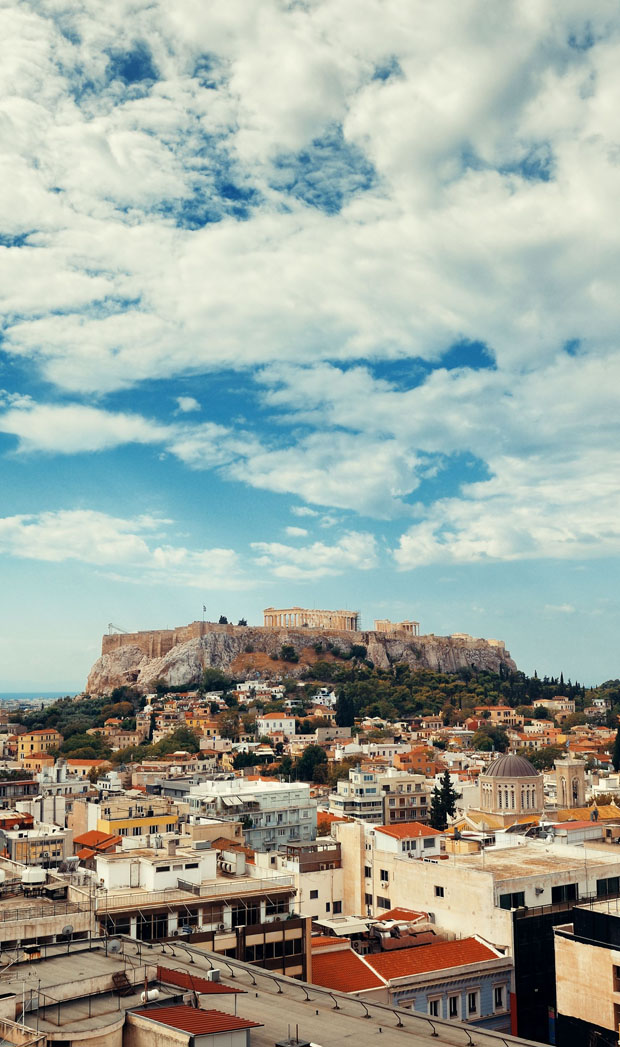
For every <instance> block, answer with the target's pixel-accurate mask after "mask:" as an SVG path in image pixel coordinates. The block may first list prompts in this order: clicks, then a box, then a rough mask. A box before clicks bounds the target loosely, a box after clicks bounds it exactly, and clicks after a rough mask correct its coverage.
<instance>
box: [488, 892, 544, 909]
mask: <svg viewBox="0 0 620 1047" xmlns="http://www.w3.org/2000/svg"><path fill="white" fill-rule="evenodd" d="M554 890H555V888H554ZM499 907H500V909H523V908H524V907H525V892H524V891H515V892H514V893H513V894H500V896H499Z"/></svg>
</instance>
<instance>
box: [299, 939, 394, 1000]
mask: <svg viewBox="0 0 620 1047" xmlns="http://www.w3.org/2000/svg"><path fill="white" fill-rule="evenodd" d="M312 981H313V983H314V984H315V985H323V986H324V987H325V988H326V989H336V991H337V992H359V991H360V989H380V988H383V986H384V982H383V980H382V979H381V978H379V977H378V976H377V975H376V974H375V973H374V971H371V970H370V968H369V967H368V966H367V965H366V964H365V963H364V961H363V960H362V959H361V957H359V956H358V955H357V953H356V952H353V949H341V950H340V949H339V950H338V952H323V953H322V952H318V953H314V952H313V954H312Z"/></svg>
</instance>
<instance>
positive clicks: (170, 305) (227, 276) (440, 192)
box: [0, 0, 620, 690]
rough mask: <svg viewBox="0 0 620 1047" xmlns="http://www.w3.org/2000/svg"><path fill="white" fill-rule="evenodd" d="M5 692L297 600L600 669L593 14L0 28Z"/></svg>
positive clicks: (91, 7) (609, 28) (607, 350)
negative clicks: (173, 631)
mask: <svg viewBox="0 0 620 1047" xmlns="http://www.w3.org/2000/svg"><path fill="white" fill-rule="evenodd" d="M0 48H2V50H3V52H4V53H3V54H2V56H1V60H0V139H1V143H0V144H1V148H0V155H1V157H2V160H1V164H2V172H1V174H0V297H1V298H2V311H1V312H2V328H1V331H0V565H1V569H2V579H3V600H2V602H1V605H0V690H7V689H11V688H15V689H19V690H31V689H34V688H41V689H45V690H58V689H62V688H64V687H66V688H67V689H79V688H80V687H81V686H83V683H84V681H85V678H86V674H87V671H88V668H89V666H90V664H91V663H92V661H93V660H94V659H95V657H96V656H97V654H98V653H99V645H100V636H101V633H102V632H103V631H104V630H105V628H106V625H107V623H108V622H109V621H113V622H115V623H117V624H118V625H121V626H123V627H124V628H127V629H130V630H133V629H140V628H157V627H164V626H168V625H175V624H183V623H185V622H187V621H191V620H193V619H194V618H197V617H200V615H201V612H202V605H203V603H204V604H205V605H206V606H207V608H208V614H209V616H210V617H215V618H217V617H219V615H220V614H222V613H224V614H227V615H228V616H229V617H230V618H231V619H234V620H236V619H237V618H239V617H241V616H244V617H247V618H248V620H249V621H250V622H255V623H260V622H261V621H262V608H263V607H265V606H268V605H276V606H277V605H281V606H289V605H291V604H295V603H299V604H302V605H307V606H318V607H321V606H323V607H350V608H353V609H355V608H358V609H359V610H360V611H361V614H362V620H363V622H364V624H365V625H366V626H371V625H372V621H373V618H374V617H375V616H376V617H384V616H387V617H391V618H392V619H399V618H402V617H414V618H416V619H419V620H420V622H421V626H422V631H426V632H434V633H436V634H445V633H450V632H469V633H471V634H472V635H475V636H486V637H499V638H502V639H504V640H505V642H506V644H507V646H508V647H509V649H510V650H511V652H512V654H513V657H514V658H515V660H516V661H517V663H518V665H519V666H520V667H521V668H523V669H524V670H526V671H530V672H531V671H533V670H534V669H537V670H538V672H539V674H541V675H542V674H545V673H548V674H559V672H560V671H563V672H564V675H565V677H571V678H573V679H575V678H578V679H580V680H582V681H585V682H587V683H595V682H600V681H601V680H604V679H607V678H610V677H615V676H618V675H619V672H618V666H617V658H616V637H617V635H618V630H619V627H620V614H619V607H618V603H619V598H618V595H617V589H618V587H617V562H618V553H619V550H620V496H619V492H618V476H619V473H620V470H619V466H620V461H619V458H620V454H619V451H618V429H619V422H618V417H619V414H618V389H619V388H620V357H619V354H618V349H617V331H618V328H619V323H618V321H619V319H620V317H619V315H618V314H619V313H620V298H619V297H618V293H617V287H618V269H619V266H618V262H619V256H620V251H619V247H620V245H619V234H618V229H620V222H619V221H618V218H619V215H618V210H619V208H620V204H619V202H618V201H619V199H620V198H619V195H618V191H617V187H618V155H619V152H618V137H617V106H616V104H615V99H616V98H617V96H618V91H619V89H620V18H619V16H618V12H617V5H616V4H615V3H611V2H599V3H594V4H593V3H591V2H589V3H585V2H577V0H563V2H561V3H560V2H558V0H556V2H549V0H547V2H545V0H541V2H540V3H538V4H536V5H524V4H522V3H516V2H514V3H511V2H507V3H505V4H502V5H501V8H500V7H498V8H491V9H490V8H489V6H488V5H487V4H484V5H483V4H482V3H481V2H480V0H476V2H473V0H464V2H463V3H461V4H459V5H458V6H457V7H455V5H454V4H453V3H447V2H441V0H439V2H437V3H435V4H433V5H431V6H429V5H428V4H426V3H422V2H421V0H420V2H418V0H415V2H413V3H407V4H405V3H403V0H369V2H368V3H366V4H364V5H363V6H362V8H361V9H360V5H359V4H354V3H353V0H307V2H304V3H293V2H291V3H286V2H284V0H226V2H224V0H216V2H214V3H211V4H208V5H204V4H199V3H197V2H195V0H179V2H178V3H176V4H174V5H170V4H164V3H160V2H149V3H147V2H146V0H144V2H143V0H131V2H130V0H110V3H108V4H106V5H101V4H98V3H95V0H92V2H91V0H82V2H79V3H76V2H75V0H72V2H71V3H69V2H63V0H56V2H55V3H54V4H51V3H48V2H46V0H40V2H35V0H31V2H26V0H24V2H22V3H19V4H18V3H7V4H5V5H4V6H3V7H2V9H1V10H0Z"/></svg>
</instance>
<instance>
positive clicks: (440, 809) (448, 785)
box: [430, 770, 461, 832]
mask: <svg viewBox="0 0 620 1047" xmlns="http://www.w3.org/2000/svg"><path fill="white" fill-rule="evenodd" d="M460 798H461V793H457V791H456V789H455V788H454V786H453V785H452V780H451V778H450V772H449V771H448V770H445V771H444V773H443V774H442V776H441V780H440V783H439V785H436V786H435V788H434V789H433V795H432V797H431V811H430V823H431V826H432V827H433V829H439V830H441V831H442V832H443V830H444V829H445V828H446V827H447V825H448V818H454V815H455V814H456V801H457V800H460Z"/></svg>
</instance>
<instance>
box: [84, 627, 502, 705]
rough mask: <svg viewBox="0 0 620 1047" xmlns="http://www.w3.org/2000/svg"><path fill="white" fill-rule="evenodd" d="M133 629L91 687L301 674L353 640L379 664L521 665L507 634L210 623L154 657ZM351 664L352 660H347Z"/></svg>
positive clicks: (98, 666) (145, 687) (452, 668)
mask: <svg viewBox="0 0 620 1047" xmlns="http://www.w3.org/2000/svg"><path fill="white" fill-rule="evenodd" d="M147 635H148V636H149V637H152V636H153V635H154V634H133V635H132V636H131V637H124V636H123V637H114V638H113V639H114V640H116V641H117V646H116V647H115V648H114V649H111V650H110V649H109V648H110V643H109V641H110V640H111V639H112V638H110V637H106V638H105V641H106V642H105V643H104V651H105V653H104V654H102V656H101V658H99V659H98V660H97V661H96V662H95V664H94V665H93V667H92V669H91V671H90V673H89V676H88V682H87V684H86V691H87V692H88V693H89V694H108V693H110V691H112V690H113V689H114V688H115V687H119V686H121V685H123V684H128V685H130V686H132V687H135V688H136V690H138V691H140V692H141V693H147V692H149V691H152V690H153V689H154V687H155V683H156V681H158V680H160V681H162V682H163V683H165V684H167V685H168V686H171V687H174V686H178V685H180V684H185V683H190V682H198V681H199V679H200V675H201V673H202V671H203V670H204V669H205V668H208V667H212V668H216V669H221V670H222V671H223V672H227V673H230V674H231V675H232V676H234V677H235V679H253V678H256V677H258V676H261V677H263V678H265V679H269V678H271V679H274V678H279V677H281V676H293V677H296V676H300V675H301V674H302V673H305V672H306V670H307V669H309V668H310V667H311V666H312V665H314V664H315V663H316V662H317V661H321V660H323V661H333V660H334V658H335V656H334V654H333V652H332V650H331V649H332V648H337V650H339V651H342V652H343V653H348V652H350V650H351V647H352V645H354V644H357V645H363V646H364V647H365V648H366V651H367V655H366V657H367V658H368V659H369V660H370V661H372V662H373V664H374V665H375V666H376V667H377V668H379V669H389V667H390V666H391V665H395V664H396V663H398V662H405V663H406V664H407V665H409V666H410V667H411V668H412V669H432V670H435V671H437V672H444V673H456V672H458V671H459V669H463V668H465V667H470V666H472V667H474V668H476V669H490V670H491V671H493V672H497V671H498V670H499V667H500V665H504V666H505V667H506V668H507V669H510V670H515V669H516V665H515V663H514V662H513V660H512V658H511V657H510V654H509V652H508V651H507V650H506V649H505V647H504V646H503V644H502V643H501V642H498V641H495V640H481V639H474V638H473V637H467V636H458V637H454V636H434V635H429V636H416V637H413V638H412V637H409V636H398V635H390V634H386V633H377V632H332V631H323V630H317V629H297V630H294V629H270V628H264V627H262V628H253V627H251V626H223V627H219V628H218V627H217V626H207V631H206V632H205V633H204V635H202V636H195V637H193V638H191V639H189V640H186V641H184V642H179V643H176V644H175V645H174V646H173V647H172V648H171V649H170V650H168V651H167V653H166V654H164V655H163V656H160V657H152V656H150V655H149V654H148V653H145V644H144V643H143V642H140V643H137V642H133V640H134V638H135V637H144V636H147ZM284 646H287V647H289V648H293V650H294V651H295V653H296V655H297V657H298V659H299V660H298V661H297V662H290V661H285V660H282V659H281V657H280V655H281V654H282V648H283V647H284ZM344 664H346V662H345V663H344Z"/></svg>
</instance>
